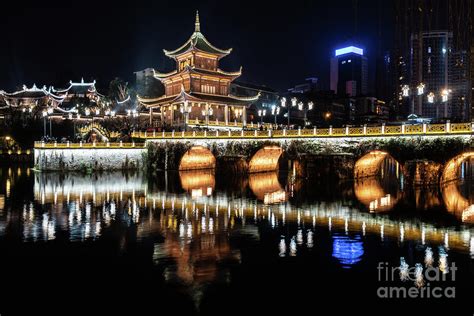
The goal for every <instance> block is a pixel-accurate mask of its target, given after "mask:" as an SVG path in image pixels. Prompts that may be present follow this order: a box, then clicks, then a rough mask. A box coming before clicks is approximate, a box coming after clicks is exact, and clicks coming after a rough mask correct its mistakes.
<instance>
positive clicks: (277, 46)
mask: <svg viewBox="0 0 474 316" xmlns="http://www.w3.org/2000/svg"><path fill="white" fill-rule="evenodd" d="M9 6H11V5H9ZM391 9H392V1H390V0H387V1H383V0H380V1H377V0H359V1H358V5H357V12H358V14H357V17H358V18H357V22H358V23H357V38H356V40H354V36H353V35H354V29H355V28H354V9H353V1H351V0H331V1H320V0H319V1H299V0H293V1H286V0H285V1H258V0H254V1H225V0H222V1H184V0H181V1H176V0H174V1H153V2H151V3H141V2H140V1H138V0H137V1H128V2H127V4H122V3H121V1H120V2H119V1H116V2H111V3H108V4H105V3H104V4H102V3H101V2H99V1H95V2H89V1H74V2H70V1H63V2H58V3H51V2H47V1H37V3H32V4H28V2H24V1H18V6H17V7H9V8H7V9H6V10H5V8H4V10H2V11H3V14H2V17H1V18H0V27H1V33H2V44H1V51H0V69H1V71H0V89H4V90H7V91H11V90H12V89H14V88H15V87H16V86H21V85H22V84H27V85H28V86H29V85H31V84H33V83H36V84H37V85H43V84H45V85H56V86H67V82H68V81H69V80H70V79H72V80H80V78H81V77H84V79H86V80H91V79H96V80H97V81H98V84H99V87H101V86H102V87H104V88H105V87H107V85H108V82H109V81H110V80H111V79H112V78H114V77H116V76H118V77H122V78H124V79H126V80H132V78H133V71H136V70H140V69H143V68H147V67H153V68H155V69H158V70H162V71H165V70H171V69H172V68H173V67H174V63H173V61H172V60H171V59H169V58H167V57H166V56H164V54H163V51H162V49H163V48H165V49H175V48H177V47H179V46H180V45H182V44H183V43H184V42H185V41H186V40H187V39H188V38H189V36H190V35H191V33H192V32H193V29H194V17H195V11H196V10H199V13H200V17H201V31H202V33H204V35H205V36H206V37H207V39H208V40H209V41H210V42H211V43H212V44H214V45H215V46H217V47H219V48H229V47H232V48H233V52H232V54H231V55H230V56H228V57H226V58H224V59H223V60H222V62H221V68H222V69H224V70H237V69H238V68H239V67H240V66H241V65H242V66H243V76H242V77H241V80H243V81H247V82H251V83H255V84H265V85H267V86H270V87H273V88H275V89H279V90H283V89H287V88H289V87H291V86H292V85H295V84H297V83H300V82H302V81H304V78H306V77H318V78H320V80H321V81H322V83H323V87H324V86H328V81H329V59H330V57H331V55H332V54H333V51H334V49H335V48H338V46H341V45H344V44H346V43H352V42H354V41H355V42H357V43H359V44H360V45H362V46H363V47H364V48H365V51H366V52H367V54H366V55H367V56H368V57H369V59H370V62H369V65H370V69H369V71H370V72H371V73H373V72H374V70H375V69H374V67H375V65H374V60H375V56H376V53H377V49H378V47H379V36H378V30H379V21H382V22H383V23H384V25H383V27H382V31H383V34H382V35H383V36H382V38H383V39H382V42H380V43H381V44H382V47H383V48H387V47H388V45H389V43H390V40H391V34H390V30H391V29H392V26H391Z"/></svg>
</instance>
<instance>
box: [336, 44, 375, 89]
mask: <svg viewBox="0 0 474 316" xmlns="http://www.w3.org/2000/svg"><path fill="white" fill-rule="evenodd" d="M330 76H331V78H330V80H331V90H333V91H334V92H335V93H336V94H339V95H349V96H360V95H366V94H367V89H368V76H369V75H368V64H367V57H365V56H364V50H363V49H361V48H359V47H355V46H348V47H343V48H340V49H336V51H335V52H334V57H332V58H331V74H330Z"/></svg>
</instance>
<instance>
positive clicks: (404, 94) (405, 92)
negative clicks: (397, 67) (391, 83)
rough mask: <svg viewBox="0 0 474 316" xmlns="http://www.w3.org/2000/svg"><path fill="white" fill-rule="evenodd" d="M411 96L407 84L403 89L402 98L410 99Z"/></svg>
mask: <svg viewBox="0 0 474 316" xmlns="http://www.w3.org/2000/svg"><path fill="white" fill-rule="evenodd" d="M409 95H410V87H409V86H408V85H407V84H406V85H403V87H402V96H404V97H408V96H409Z"/></svg>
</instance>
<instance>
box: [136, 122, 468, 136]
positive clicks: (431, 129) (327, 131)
mask: <svg viewBox="0 0 474 316" xmlns="http://www.w3.org/2000/svg"><path fill="white" fill-rule="evenodd" d="M473 129H474V127H473V123H449V122H448V123H446V124H418V125H396V126H392V125H389V126H386V125H381V126H359V127H338V128H333V127H329V128H312V129H296V130H286V129H283V130H251V131H244V130H227V131H225V130H224V131H223V130H215V131H189V132H184V131H183V132H178V131H173V132H133V133H132V137H135V138H142V139H170V138H171V139H174V138H326V137H374V136H404V135H407V136H416V135H419V136H423V135H433V134H438V135H447V134H472V133H473Z"/></svg>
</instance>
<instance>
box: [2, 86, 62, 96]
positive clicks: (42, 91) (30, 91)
mask: <svg viewBox="0 0 474 316" xmlns="http://www.w3.org/2000/svg"><path fill="white" fill-rule="evenodd" d="M51 90H52V87H49V88H47V87H46V86H45V85H44V86H43V87H42V88H38V87H37V86H36V84H33V85H32V86H31V88H28V87H27V86H26V85H23V86H22V89H21V90H17V91H15V92H6V91H3V90H2V91H1V94H2V95H3V96H6V97H20V98H21V97H24V98H41V97H45V96H50V97H52V98H53V99H56V100H63V99H64V96H60V95H56V94H54V93H52V92H51Z"/></svg>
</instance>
